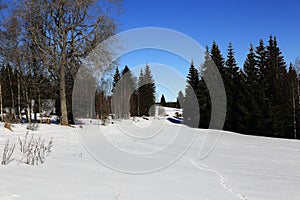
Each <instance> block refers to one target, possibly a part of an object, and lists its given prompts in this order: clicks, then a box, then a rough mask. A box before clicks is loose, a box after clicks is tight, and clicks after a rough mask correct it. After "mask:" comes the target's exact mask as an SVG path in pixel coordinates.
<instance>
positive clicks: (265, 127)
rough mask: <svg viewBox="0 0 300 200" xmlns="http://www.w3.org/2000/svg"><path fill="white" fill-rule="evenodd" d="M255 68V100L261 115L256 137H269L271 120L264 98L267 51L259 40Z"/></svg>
mask: <svg viewBox="0 0 300 200" xmlns="http://www.w3.org/2000/svg"><path fill="white" fill-rule="evenodd" d="M255 60H256V67H257V69H258V84H259V86H258V90H257V96H256V100H257V102H258V105H259V109H260V110H261V113H262V114H263V116H262V117H260V118H259V120H260V121H258V124H257V126H258V132H257V134H258V135H264V136H270V135H271V134H272V120H271V113H270V109H269V108H270V106H269V103H268V99H267V97H266V85H267V81H266V77H265V74H266V69H267V50H266V47H265V44H264V41H263V40H262V39H260V40H259V45H258V46H257V47H256V50H255Z"/></svg>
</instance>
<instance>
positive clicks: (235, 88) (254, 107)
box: [183, 35, 300, 139]
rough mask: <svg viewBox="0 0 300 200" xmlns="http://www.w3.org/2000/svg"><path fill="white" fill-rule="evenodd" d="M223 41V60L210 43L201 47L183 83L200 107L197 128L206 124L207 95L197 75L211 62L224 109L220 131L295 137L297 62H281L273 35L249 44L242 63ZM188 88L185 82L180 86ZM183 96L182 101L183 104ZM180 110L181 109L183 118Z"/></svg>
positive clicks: (299, 116) (299, 111) (299, 96)
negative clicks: (201, 54)
mask: <svg viewBox="0 0 300 200" xmlns="http://www.w3.org/2000/svg"><path fill="white" fill-rule="evenodd" d="M234 54H235V53H234V49H233V47H232V44H231V43H229V45H228V49H227V57H226V58H224V57H223V56H222V54H221V51H220V49H219V47H218V45H217V43H216V42H213V44H212V46H211V48H209V47H206V56H205V61H204V63H203V65H202V66H199V67H196V66H194V64H193V62H192V63H191V65H190V69H189V73H188V76H187V82H188V83H189V85H190V87H192V88H193V90H194V91H195V94H196V96H197V99H198V103H199V108H200V121H199V125H198V127H200V128H208V126H209V122H210V117H211V116H210V114H211V99H210V96H209V93H208V89H207V87H206V84H205V81H204V79H203V77H202V75H203V74H204V73H205V72H206V69H207V68H208V67H210V62H211V61H213V62H214V64H215V65H216V66H217V68H218V70H219V72H220V74H221V76H222V78H223V82H224V85H225V90H226V96H227V113H226V121H225V126H224V129H225V130H228V131H233V132H238V133H243V134H249V135H259V136H268V137H280V138H297V139H299V138H300V107H299V106H300V85H299V84H300V82H299V81H300V79H299V72H300V71H299V70H300V60H299V58H297V59H296V61H295V63H294V64H292V63H290V64H289V65H287V64H286V62H285V61H284V57H283V55H282V52H281V50H280V48H279V47H278V44H277V39H276V37H273V36H272V35H271V36H270V38H269V40H268V43H267V44H265V42H264V41H263V40H262V39H261V40H260V42H259V45H258V46H257V47H253V45H252V44H250V48H249V53H248V55H247V58H246V59H245V62H244V64H243V66H242V67H239V66H238V65H237V63H236V60H235V57H234ZM187 90H189V86H187V88H186V94H187ZM189 98H191V97H189V96H188V95H186V96H185V97H184V100H183V105H185V104H188V101H189ZM184 113H185V111H184V110H183V116H184Z"/></svg>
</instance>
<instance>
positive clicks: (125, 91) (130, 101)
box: [120, 65, 136, 118]
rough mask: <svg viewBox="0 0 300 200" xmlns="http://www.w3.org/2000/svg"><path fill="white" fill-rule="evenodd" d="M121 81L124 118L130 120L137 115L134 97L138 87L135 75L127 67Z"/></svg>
mask: <svg viewBox="0 0 300 200" xmlns="http://www.w3.org/2000/svg"><path fill="white" fill-rule="evenodd" d="M120 80H121V88H122V92H121V93H122V94H121V96H122V101H121V103H122V104H121V105H122V106H121V107H122V118H128V117H130V116H132V115H134V114H135V109H136V108H135V102H134V98H132V97H133V95H134V90H135V87H136V85H135V82H134V79H133V75H132V73H131V71H130V70H129V68H128V66H127V65H126V66H125V67H124V70H123V71H122V77H121V79H120Z"/></svg>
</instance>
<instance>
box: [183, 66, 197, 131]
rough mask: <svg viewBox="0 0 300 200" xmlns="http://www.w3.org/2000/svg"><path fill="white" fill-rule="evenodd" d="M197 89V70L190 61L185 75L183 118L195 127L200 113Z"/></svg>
mask: <svg viewBox="0 0 300 200" xmlns="http://www.w3.org/2000/svg"><path fill="white" fill-rule="evenodd" d="M198 91H199V72H198V70H197V69H196V68H195V66H194V63H193V61H192V62H191V65H190V68H189V73H188V75H187V86H186V89H185V98H184V103H183V118H184V122H185V124H187V125H188V126H191V127H194V128H197V127H198V126H199V120H200V118H199V117H200V113H199V103H198V98H197V93H198Z"/></svg>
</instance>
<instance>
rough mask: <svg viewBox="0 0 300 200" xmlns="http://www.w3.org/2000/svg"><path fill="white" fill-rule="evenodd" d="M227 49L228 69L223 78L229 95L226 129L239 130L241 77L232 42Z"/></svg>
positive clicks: (226, 63)
mask: <svg viewBox="0 0 300 200" xmlns="http://www.w3.org/2000/svg"><path fill="white" fill-rule="evenodd" d="M227 51H228V53H227V59H226V62H225V65H226V69H225V74H224V78H223V80H224V82H225V89H226V96H227V114H226V122H225V129H227V130H230V131H238V127H237V123H236V120H237V118H238V116H237V115H238V112H237V103H238V101H239V100H238V99H237V95H238V94H239V92H240V91H239V86H240V85H238V83H239V80H238V79H239V78H241V77H240V76H238V75H239V74H238V70H239V67H238V66H237V63H236V60H235V58H234V50H233V47H232V44H231V43H229V45H228V49H227Z"/></svg>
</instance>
